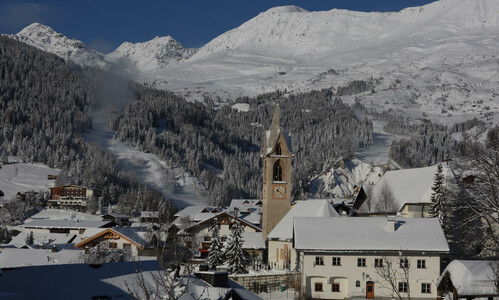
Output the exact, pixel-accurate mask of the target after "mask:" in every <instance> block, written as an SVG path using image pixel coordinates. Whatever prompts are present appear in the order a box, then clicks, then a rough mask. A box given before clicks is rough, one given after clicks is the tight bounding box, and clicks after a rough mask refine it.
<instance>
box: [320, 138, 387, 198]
mask: <svg viewBox="0 0 499 300" xmlns="http://www.w3.org/2000/svg"><path fill="white" fill-rule="evenodd" d="M388 147H389V146H388ZM368 153H369V151H366V154H368ZM373 155H375V154H373ZM384 173H385V169H384V167H381V166H374V167H371V165H370V164H368V163H365V162H363V161H361V160H359V159H357V158H354V159H352V160H346V161H344V162H343V165H341V164H339V163H337V164H335V166H334V167H333V168H331V169H330V170H329V171H328V172H326V173H324V174H322V175H320V176H318V177H317V178H315V179H314V180H312V186H313V187H314V188H315V190H316V191H317V192H321V191H320V190H318V189H319V186H321V185H323V186H324V191H325V192H328V193H330V194H332V195H334V196H335V197H338V198H343V197H347V196H351V195H353V193H354V186H355V185H356V186H359V187H360V186H363V185H364V186H365V185H367V184H370V185H373V184H376V182H378V181H379V179H380V178H381V176H382V175H383V174H384Z"/></svg>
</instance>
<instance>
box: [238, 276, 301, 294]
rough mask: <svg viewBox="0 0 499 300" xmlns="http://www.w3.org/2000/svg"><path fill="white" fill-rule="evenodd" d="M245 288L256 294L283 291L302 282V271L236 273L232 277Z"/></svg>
mask: <svg viewBox="0 0 499 300" xmlns="http://www.w3.org/2000/svg"><path fill="white" fill-rule="evenodd" d="M230 279H231V280H233V281H235V282H237V283H238V284H239V285H241V286H243V287H244V288H245V289H247V290H250V291H252V292H253V293H255V294H260V293H271V292H277V291H282V290H285V289H288V288H290V287H292V286H295V284H296V283H298V284H300V282H299V281H300V273H298V272H289V273H285V274H262V275H256V274H255V275H250V274H243V275H235V276H231V277H230Z"/></svg>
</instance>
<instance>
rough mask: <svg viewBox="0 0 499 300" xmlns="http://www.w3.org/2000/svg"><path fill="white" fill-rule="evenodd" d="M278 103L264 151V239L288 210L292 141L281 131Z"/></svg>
mask: <svg viewBox="0 0 499 300" xmlns="http://www.w3.org/2000/svg"><path fill="white" fill-rule="evenodd" d="M280 117H281V109H280V107H279V103H277V105H276V108H275V111H274V116H273V118H272V124H271V125H270V129H269V130H267V131H266V132H265V138H264V148H263V155H262V157H263V216H262V229H263V235H264V237H265V238H266V237H267V235H268V234H269V233H270V232H271V231H272V229H274V227H275V226H276V225H277V223H279V221H281V219H282V218H283V217H284V215H285V214H286V213H287V212H288V211H289V209H290V208H291V159H292V158H293V156H294V155H293V154H292V153H291V140H290V138H289V135H288V133H287V132H286V130H284V128H282V127H281V120H280Z"/></svg>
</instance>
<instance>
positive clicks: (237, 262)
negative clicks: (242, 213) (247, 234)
mask: <svg viewBox="0 0 499 300" xmlns="http://www.w3.org/2000/svg"><path fill="white" fill-rule="evenodd" d="M238 218H239V214H238V213H237V212H236V216H235V218H234V224H232V228H231V232H230V236H229V239H228V240H227V247H226V249H225V257H226V258H227V264H228V266H227V271H229V273H231V274H239V273H246V265H245V264H246V259H245V257H244V251H243V238H242V236H241V233H242V231H243V229H242V227H241V225H240V224H239V222H238V221H237V220H238Z"/></svg>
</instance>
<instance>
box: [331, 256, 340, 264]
mask: <svg viewBox="0 0 499 300" xmlns="http://www.w3.org/2000/svg"><path fill="white" fill-rule="evenodd" d="M333 266H341V257H333Z"/></svg>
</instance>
